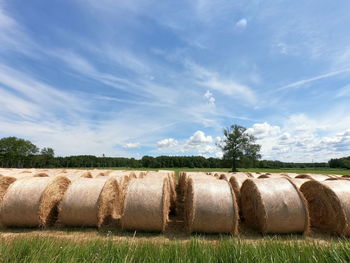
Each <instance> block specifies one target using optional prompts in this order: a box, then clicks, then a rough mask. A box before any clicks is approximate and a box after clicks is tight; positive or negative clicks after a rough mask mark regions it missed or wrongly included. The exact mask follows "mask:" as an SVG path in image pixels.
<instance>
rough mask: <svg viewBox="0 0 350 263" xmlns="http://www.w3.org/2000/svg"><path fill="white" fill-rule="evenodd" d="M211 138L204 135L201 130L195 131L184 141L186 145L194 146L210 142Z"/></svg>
mask: <svg viewBox="0 0 350 263" xmlns="http://www.w3.org/2000/svg"><path fill="white" fill-rule="evenodd" d="M212 142H213V138H212V137H211V136H209V135H208V136H205V133H204V132H202V131H196V132H195V133H194V134H193V135H192V136H191V137H190V138H189V139H188V140H187V142H186V146H187V147H196V146H200V145H205V144H208V143H212Z"/></svg>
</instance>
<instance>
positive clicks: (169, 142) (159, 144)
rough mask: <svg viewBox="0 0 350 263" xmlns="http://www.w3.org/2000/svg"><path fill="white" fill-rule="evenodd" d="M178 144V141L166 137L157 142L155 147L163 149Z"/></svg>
mask: <svg viewBox="0 0 350 263" xmlns="http://www.w3.org/2000/svg"><path fill="white" fill-rule="evenodd" d="M178 144H179V142H178V141H177V140H175V139H174V138H167V139H163V140H160V141H158V142H157V147H158V148H161V149H164V148H172V147H175V146H177V145H178Z"/></svg>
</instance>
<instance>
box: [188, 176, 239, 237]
mask: <svg viewBox="0 0 350 263" xmlns="http://www.w3.org/2000/svg"><path fill="white" fill-rule="evenodd" d="M238 217H239V216H238V207H237V203H236V198H235V195H234V192H233V190H232V188H231V186H230V184H229V183H228V182H227V181H225V180H193V178H190V179H189V182H188V187H187V193H186V203H185V224H186V229H187V232H188V233H192V232H205V233H231V234H232V235H236V234H237V231H238Z"/></svg>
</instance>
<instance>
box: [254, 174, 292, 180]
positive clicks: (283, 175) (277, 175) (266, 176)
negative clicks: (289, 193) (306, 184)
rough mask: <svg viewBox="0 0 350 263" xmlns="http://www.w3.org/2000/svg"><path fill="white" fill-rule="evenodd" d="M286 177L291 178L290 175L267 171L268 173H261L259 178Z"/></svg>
mask: <svg viewBox="0 0 350 263" xmlns="http://www.w3.org/2000/svg"><path fill="white" fill-rule="evenodd" d="M285 177H287V178H289V176H288V175H286V174H283V173H266V174H262V175H260V176H259V177H258V178H259V179H263V178H285Z"/></svg>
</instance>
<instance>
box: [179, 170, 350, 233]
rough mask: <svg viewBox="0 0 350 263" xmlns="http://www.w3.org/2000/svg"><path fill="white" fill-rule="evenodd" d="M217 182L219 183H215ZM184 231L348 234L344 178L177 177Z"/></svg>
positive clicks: (349, 195) (349, 186)
mask: <svg viewBox="0 0 350 263" xmlns="http://www.w3.org/2000/svg"><path fill="white" fill-rule="evenodd" d="M219 179H222V180H219ZM179 186H180V188H181V191H182V193H183V194H184V199H185V222H186V227H187V230H188V232H208V233H231V234H236V233H237V232H238V229H239V226H240V224H241V223H242V222H243V223H244V224H245V225H246V226H247V227H250V228H253V229H255V230H257V231H259V232H261V233H281V234H282V233H283V234H285V233H308V232H309V231H310V227H312V228H313V229H316V230H318V231H322V232H326V233H332V234H338V235H346V236H349V235H350V181H349V179H348V176H340V175H322V174H291V173H289V174H286V173H279V174H277V173H273V174H272V173H215V172H214V173H181V174H180V179H179Z"/></svg>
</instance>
